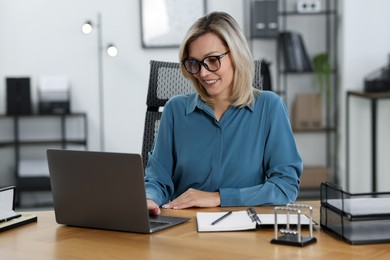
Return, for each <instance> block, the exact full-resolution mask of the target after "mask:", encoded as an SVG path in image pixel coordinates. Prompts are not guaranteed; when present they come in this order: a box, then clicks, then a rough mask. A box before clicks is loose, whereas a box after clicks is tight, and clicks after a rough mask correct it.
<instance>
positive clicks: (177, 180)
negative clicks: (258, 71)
mask: <svg viewBox="0 0 390 260" xmlns="http://www.w3.org/2000/svg"><path fill="white" fill-rule="evenodd" d="M179 56H180V60H181V61H182V62H181V70H182V72H183V74H184V76H185V77H187V78H189V79H191V81H192V82H193V84H194V87H195V90H196V93H193V94H189V95H182V96H176V97H173V98H172V99H171V100H170V101H168V102H167V104H166V105H165V107H164V111H163V115H162V118H161V122H160V127H159V131H158V135H157V137H156V141H155V145H154V148H153V150H152V151H151V152H150V154H149V160H148V164H147V167H146V175H145V185H146V193H147V198H148V200H147V203H148V209H149V210H150V211H151V213H153V214H159V212H160V210H159V207H160V206H162V207H163V208H169V209H184V208H188V207H217V206H254V205H281V204H286V203H290V202H293V201H295V199H296V198H297V195H298V191H299V178H300V176H301V173H302V160H301V157H300V155H299V152H298V149H297V147H296V143H295V140H294V137H293V133H292V130H291V126H290V122H289V119H288V114H287V110H286V107H285V105H284V102H283V100H282V99H281V98H280V97H279V96H277V95H276V94H274V93H272V92H267V91H259V90H256V89H254V88H253V87H252V81H253V77H254V75H253V74H254V66H253V59H252V56H251V53H250V51H249V48H248V44H247V42H246V39H245V37H244V35H243V33H242V31H241V30H240V28H239V26H238V24H237V22H236V21H235V20H234V19H233V18H232V17H231V16H230V15H229V14H227V13H223V12H213V13H210V14H208V15H206V16H204V17H202V18H200V19H199V20H197V21H196V22H195V23H194V24H193V25H192V27H191V28H190V29H189V31H188V32H187V35H186V36H185V38H184V40H183V42H182V44H181V46H180V51H179Z"/></svg>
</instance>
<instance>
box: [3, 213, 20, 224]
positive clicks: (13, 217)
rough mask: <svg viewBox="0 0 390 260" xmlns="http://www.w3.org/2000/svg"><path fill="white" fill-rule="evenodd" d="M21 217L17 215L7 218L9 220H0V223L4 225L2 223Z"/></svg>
mask: <svg viewBox="0 0 390 260" xmlns="http://www.w3.org/2000/svg"><path fill="white" fill-rule="evenodd" d="M21 216H22V215H21V214H18V215H15V216H12V217H9V218H5V219H1V220H0V223H4V222H7V221H10V220H13V219H15V218H19V217H21Z"/></svg>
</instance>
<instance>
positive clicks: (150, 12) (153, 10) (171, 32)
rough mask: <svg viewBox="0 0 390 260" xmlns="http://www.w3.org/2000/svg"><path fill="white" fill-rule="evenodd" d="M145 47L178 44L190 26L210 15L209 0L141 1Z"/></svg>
mask: <svg viewBox="0 0 390 260" xmlns="http://www.w3.org/2000/svg"><path fill="white" fill-rule="evenodd" d="M140 1H141V38H142V47H143V48H170V47H171V48H174V47H178V46H179V45H180V43H181V41H182V40H183V38H184V36H185V33H186V32H187V30H188V29H189V28H190V26H191V25H192V24H193V23H194V22H195V21H196V20H197V19H198V18H200V17H202V16H204V15H205V14H206V0H140Z"/></svg>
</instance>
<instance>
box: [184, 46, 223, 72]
mask: <svg viewBox="0 0 390 260" xmlns="http://www.w3.org/2000/svg"><path fill="white" fill-rule="evenodd" d="M229 52H230V51H227V52H225V53H223V54H221V55H219V56H207V57H206V58H204V59H203V60H201V61H198V60H195V59H190V58H186V59H184V60H182V61H181V63H182V64H183V65H184V67H185V68H186V70H187V71H188V72H189V73H191V74H196V73H198V72H199V71H200V65H203V67H205V69H206V70H208V71H211V72H216V71H217V70H219V69H220V68H221V59H222V58H223V57H225V56H226V55H227V54H228V53H229Z"/></svg>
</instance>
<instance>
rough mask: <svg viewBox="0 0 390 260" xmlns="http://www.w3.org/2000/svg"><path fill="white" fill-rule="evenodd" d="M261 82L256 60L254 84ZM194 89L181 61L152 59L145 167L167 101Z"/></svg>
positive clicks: (146, 122) (145, 138) (147, 102)
mask: <svg viewBox="0 0 390 260" xmlns="http://www.w3.org/2000/svg"><path fill="white" fill-rule="evenodd" d="M261 82H262V77H261V61H259V60H256V61H255V77H254V80H253V86H254V87H255V88H258V89H261V86H262V84H261ZM194 91H195V89H194V87H193V85H192V82H191V81H190V80H189V79H187V78H185V77H184V76H183V74H182V72H181V70H180V67H179V63H176V62H164V61H154V60H152V61H150V76H149V87H148V96H147V99H146V105H147V110H146V116H145V127H144V137H143V144H142V160H143V163H144V167H145V166H146V163H147V161H148V153H149V151H151V149H152V147H153V143H154V137H155V136H156V134H157V130H158V127H159V124H160V118H161V114H162V112H161V110H162V108H163V107H164V105H165V103H166V102H167V101H168V100H169V99H170V98H171V97H173V96H175V95H179V94H188V93H192V92H194Z"/></svg>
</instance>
